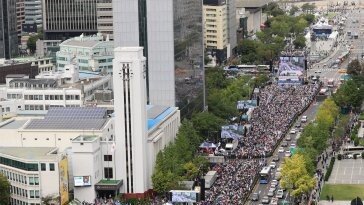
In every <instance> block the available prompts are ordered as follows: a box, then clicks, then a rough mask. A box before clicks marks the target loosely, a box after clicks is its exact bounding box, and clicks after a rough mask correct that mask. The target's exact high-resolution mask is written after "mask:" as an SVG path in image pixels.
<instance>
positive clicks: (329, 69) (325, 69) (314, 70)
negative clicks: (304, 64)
mask: <svg viewBox="0 0 364 205" xmlns="http://www.w3.org/2000/svg"><path fill="white" fill-rule="evenodd" d="M310 70H311V71H312V72H320V71H321V72H324V71H325V72H327V71H338V70H339V69H335V68H322V69H317V68H315V69H310Z"/></svg>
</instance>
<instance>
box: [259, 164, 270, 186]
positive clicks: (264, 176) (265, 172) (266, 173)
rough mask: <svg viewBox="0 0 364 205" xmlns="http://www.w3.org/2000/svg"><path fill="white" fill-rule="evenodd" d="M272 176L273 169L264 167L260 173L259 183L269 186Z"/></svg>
mask: <svg viewBox="0 0 364 205" xmlns="http://www.w3.org/2000/svg"><path fill="white" fill-rule="evenodd" d="M270 175H271V167H270V166H266V167H263V169H262V171H260V172H259V183H260V184H268V183H269V180H270V177H271V176H270Z"/></svg>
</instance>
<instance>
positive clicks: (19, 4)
mask: <svg viewBox="0 0 364 205" xmlns="http://www.w3.org/2000/svg"><path fill="white" fill-rule="evenodd" d="M24 9H25V7H24V0H16V29H17V32H18V40H19V42H20V37H21V26H22V24H23V23H24V19H25V12H24Z"/></svg>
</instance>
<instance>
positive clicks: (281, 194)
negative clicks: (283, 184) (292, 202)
mask: <svg viewBox="0 0 364 205" xmlns="http://www.w3.org/2000/svg"><path fill="white" fill-rule="evenodd" d="M283 195H284V192H283V190H282V189H278V191H277V194H276V197H277V198H278V199H283Z"/></svg>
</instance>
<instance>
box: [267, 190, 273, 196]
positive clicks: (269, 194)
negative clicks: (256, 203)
mask: <svg viewBox="0 0 364 205" xmlns="http://www.w3.org/2000/svg"><path fill="white" fill-rule="evenodd" d="M267 195H268V196H269V197H273V196H274V190H273V189H269V191H268V194H267Z"/></svg>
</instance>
